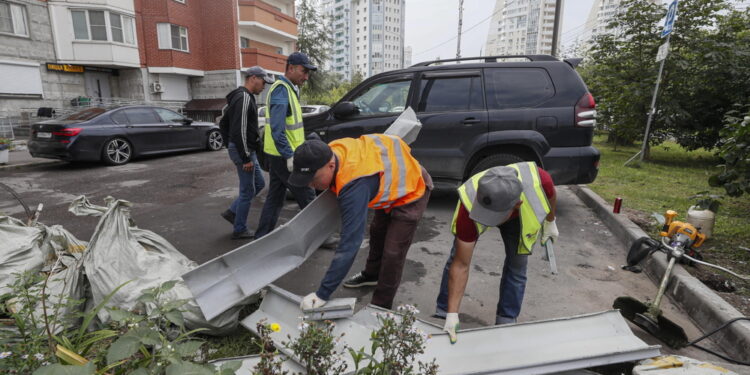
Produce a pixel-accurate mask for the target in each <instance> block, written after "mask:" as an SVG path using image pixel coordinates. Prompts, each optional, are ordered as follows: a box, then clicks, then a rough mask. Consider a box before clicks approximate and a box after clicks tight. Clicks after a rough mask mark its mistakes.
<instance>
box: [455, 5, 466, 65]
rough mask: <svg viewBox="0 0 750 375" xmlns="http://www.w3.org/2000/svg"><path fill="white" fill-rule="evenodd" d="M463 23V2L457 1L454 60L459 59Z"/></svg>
mask: <svg viewBox="0 0 750 375" xmlns="http://www.w3.org/2000/svg"><path fill="white" fill-rule="evenodd" d="M463 22H464V0H458V43H457V44H456V58H457V59H460V58H461V29H462V27H461V26H462V24H463Z"/></svg>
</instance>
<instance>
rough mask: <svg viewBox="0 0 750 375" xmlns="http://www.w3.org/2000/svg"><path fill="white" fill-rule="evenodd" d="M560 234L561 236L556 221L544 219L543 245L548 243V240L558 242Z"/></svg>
mask: <svg viewBox="0 0 750 375" xmlns="http://www.w3.org/2000/svg"><path fill="white" fill-rule="evenodd" d="M558 236H560V232H558V231H557V224H555V221H554V220H552V221H547V220H544V225H542V240H541V242H542V245H546V244H547V240H552V242H557V237H558Z"/></svg>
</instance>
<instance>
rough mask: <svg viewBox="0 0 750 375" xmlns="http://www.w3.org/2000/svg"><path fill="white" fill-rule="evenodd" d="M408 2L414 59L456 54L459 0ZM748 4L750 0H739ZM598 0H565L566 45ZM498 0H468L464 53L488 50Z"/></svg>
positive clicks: (409, 43) (407, 42)
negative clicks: (489, 31) (487, 44)
mask: <svg viewBox="0 0 750 375" xmlns="http://www.w3.org/2000/svg"><path fill="white" fill-rule="evenodd" d="M404 1H405V2H406V26H405V29H406V30H405V31H406V40H405V46H411V47H412V63H417V62H420V61H425V60H434V59H435V58H437V57H440V58H443V59H445V58H451V57H455V56H456V34H457V33H458V0H404ZM736 2H737V3H740V4H743V5H744V6H746V4H748V3H750V1H746V0H739V1H736ZM593 3H594V0H564V7H563V25H562V39H561V41H562V45H563V49H564V46H566V45H568V44H570V43H571V42H573V41H574V40H575V37H576V36H578V35H580V34H581V32H582V31H583V24H584V23H585V22H586V18H588V14H589V10H590V9H591V5H592V4H593ZM494 8H495V0H464V20H463V36H462V38H461V56H464V57H469V56H479V55H480V51H483V50H484V44H485V42H486V40H487V31H488V28H489V24H490V18H491V16H492V13H493V12H494Z"/></svg>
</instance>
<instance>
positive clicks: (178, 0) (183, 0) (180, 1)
mask: <svg viewBox="0 0 750 375" xmlns="http://www.w3.org/2000/svg"><path fill="white" fill-rule="evenodd" d="M174 1H176V2H178V3H182V4H185V0H174Z"/></svg>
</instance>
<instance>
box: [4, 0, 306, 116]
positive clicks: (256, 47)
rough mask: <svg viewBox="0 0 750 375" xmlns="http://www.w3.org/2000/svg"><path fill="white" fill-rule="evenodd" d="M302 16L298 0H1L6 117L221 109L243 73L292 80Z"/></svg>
mask: <svg viewBox="0 0 750 375" xmlns="http://www.w3.org/2000/svg"><path fill="white" fill-rule="evenodd" d="M294 11H295V8H294V0H262V1H261V0H210V1H208V0H49V1H47V0H0V82H3V84H0V98H1V99H2V100H0V110H2V109H20V108H38V107H43V106H48V107H53V108H61V107H63V106H66V105H70V102H71V100H74V99H76V98H78V97H86V98H88V99H86V100H90V101H100V102H102V103H105V102H108V101H112V100H133V101H142V102H154V103H156V104H158V103H159V102H170V103H188V104H191V105H192V106H193V107H200V108H204V109H206V108H208V107H211V108H213V107H216V106H218V105H219V103H220V102H221V101H222V100H223V98H224V96H225V95H226V94H227V93H228V92H229V91H230V90H232V89H234V88H235V87H237V86H238V85H240V84H242V75H241V71H242V69H244V68H248V67H250V66H253V65H260V66H262V67H264V68H265V69H267V70H269V71H270V72H272V73H275V74H279V75H280V74H283V70H284V66H285V63H286V56H287V55H288V54H289V53H291V52H293V51H294V49H295V47H296V40H297V20H296V19H295V17H294ZM205 100H208V102H201V101H205ZM207 103H208V104H207ZM219 108H220V107H219ZM214 109H215V108H214Z"/></svg>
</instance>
